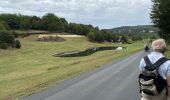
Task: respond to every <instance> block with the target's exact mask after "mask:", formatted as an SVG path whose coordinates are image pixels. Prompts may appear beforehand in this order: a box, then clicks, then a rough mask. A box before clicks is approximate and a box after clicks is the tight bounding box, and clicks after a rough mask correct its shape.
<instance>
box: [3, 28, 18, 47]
mask: <svg viewBox="0 0 170 100" xmlns="http://www.w3.org/2000/svg"><path fill="white" fill-rule="evenodd" d="M8 47H11V48H15V47H17V48H20V47H21V44H20V42H19V40H17V41H15V36H14V34H13V32H9V31H0V49H7V48H8Z"/></svg>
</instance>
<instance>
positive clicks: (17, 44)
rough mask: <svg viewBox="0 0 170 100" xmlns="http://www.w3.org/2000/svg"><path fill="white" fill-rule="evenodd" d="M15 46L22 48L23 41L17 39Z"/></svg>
mask: <svg viewBox="0 0 170 100" xmlns="http://www.w3.org/2000/svg"><path fill="white" fill-rule="evenodd" d="M15 48H17V49H20V48H21V43H20V41H19V40H15Z"/></svg>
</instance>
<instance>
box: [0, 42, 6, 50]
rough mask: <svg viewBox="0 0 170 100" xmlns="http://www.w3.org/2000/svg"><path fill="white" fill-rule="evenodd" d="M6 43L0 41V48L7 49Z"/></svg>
mask: <svg viewBox="0 0 170 100" xmlns="http://www.w3.org/2000/svg"><path fill="white" fill-rule="evenodd" d="M7 48H8V44H7V43H0V49H7Z"/></svg>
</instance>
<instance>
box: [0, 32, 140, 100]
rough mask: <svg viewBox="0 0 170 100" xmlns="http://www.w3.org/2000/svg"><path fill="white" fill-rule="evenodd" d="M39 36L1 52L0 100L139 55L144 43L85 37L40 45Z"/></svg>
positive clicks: (27, 38) (25, 39)
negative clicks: (83, 53) (81, 53)
mask: <svg viewBox="0 0 170 100" xmlns="http://www.w3.org/2000/svg"><path fill="white" fill-rule="evenodd" d="M35 36H36V37H38V36H37V35H33V36H28V37H25V38H22V39H20V40H21V42H22V44H23V47H22V49H17V50H11V49H8V50H0V59H1V60H0V69H1V70H0V99H2V100H6V99H11V100H13V99H15V98H18V97H20V96H23V95H30V94H31V93H34V92H36V91H38V90H41V89H44V88H46V87H48V86H49V85H52V84H54V83H58V82H60V81H62V80H65V79H67V78H70V77H72V76H75V75H78V74H80V73H83V72H86V71H89V70H92V69H95V68H98V67H100V66H101V65H103V64H106V63H108V62H110V61H112V60H114V59H118V58H120V57H123V56H126V55H129V54H131V53H134V52H137V51H139V50H141V49H142V48H143V43H141V42H136V43H133V44H112V43H108V42H106V43H92V42H89V41H88V39H87V38H86V37H78V38H65V39H66V41H64V42H37V41H34V40H30V37H31V39H32V38H35ZM114 45H116V46H117V45H121V46H127V47H128V49H127V50H123V51H115V50H107V51H100V52H96V53H94V54H92V55H90V56H86V57H69V58H67V57H66V58H60V57H53V56H52V55H53V54H54V53H56V52H65V51H75V50H84V49H87V48H90V47H98V46H114Z"/></svg>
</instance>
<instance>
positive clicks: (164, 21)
mask: <svg viewBox="0 0 170 100" xmlns="http://www.w3.org/2000/svg"><path fill="white" fill-rule="evenodd" d="M152 2H153V7H152V12H151V19H152V21H153V23H154V24H155V26H156V27H158V28H159V29H160V32H159V34H160V36H161V37H162V38H165V39H166V40H169V37H170V6H169V5H170V0H152ZM169 41H170V40H169Z"/></svg>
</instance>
